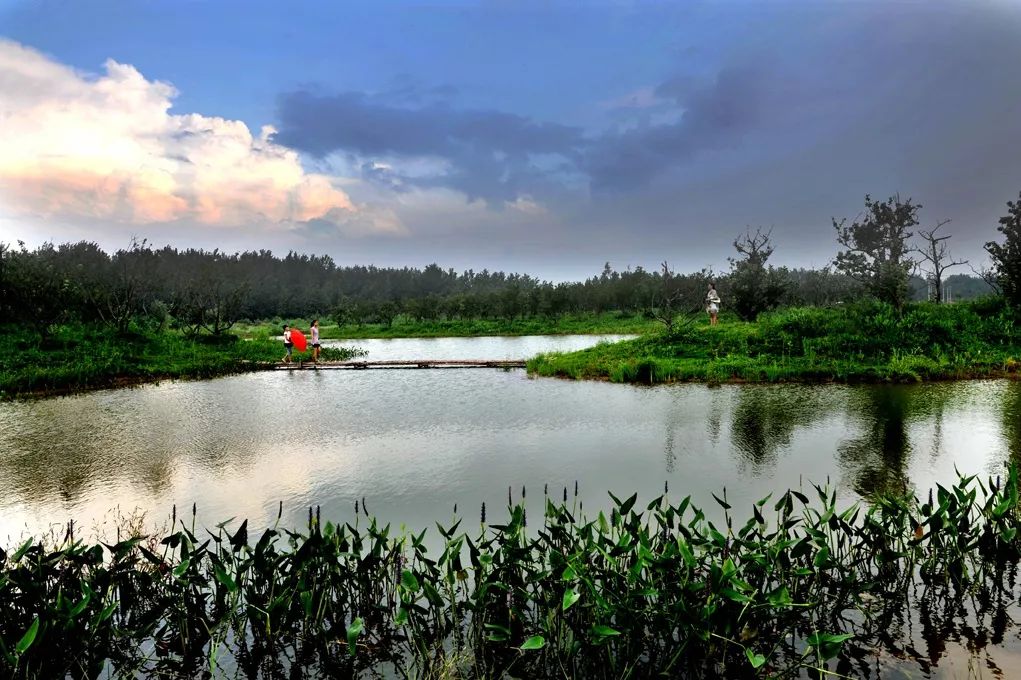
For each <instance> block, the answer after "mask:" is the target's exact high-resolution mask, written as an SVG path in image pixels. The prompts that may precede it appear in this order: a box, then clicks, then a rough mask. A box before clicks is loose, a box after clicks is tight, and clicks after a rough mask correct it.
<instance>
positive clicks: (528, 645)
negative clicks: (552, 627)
mask: <svg viewBox="0 0 1021 680" xmlns="http://www.w3.org/2000/svg"><path fill="white" fill-rule="evenodd" d="M545 646H546V638H544V637H543V636H541V635H533V636H532V637H530V638H528V639H527V640H525V642H524V643H523V644H522V645H521V646H520V647H518V649H520V650H522V651H526V650H529V649H542V648H543V647H545Z"/></svg>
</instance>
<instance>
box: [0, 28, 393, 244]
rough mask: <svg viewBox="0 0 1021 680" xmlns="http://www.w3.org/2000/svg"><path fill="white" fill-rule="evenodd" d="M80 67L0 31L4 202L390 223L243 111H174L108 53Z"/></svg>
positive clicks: (89, 214)
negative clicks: (305, 164) (87, 70)
mask: <svg viewBox="0 0 1021 680" xmlns="http://www.w3.org/2000/svg"><path fill="white" fill-rule="evenodd" d="M104 68H105V74H104V75H100V76H91V75H87V74H82V73H79V72H76V71H74V70H72V69H70V68H68V67H66V66H63V65H61V64H59V63H56V62H54V61H53V60H51V59H49V58H47V57H46V56H44V55H42V54H40V53H39V52H36V51H34V50H32V49H29V48H27V47H24V46H21V45H19V44H17V43H14V42H11V41H7V40H0V120H2V121H3V124H2V125H0V149H3V153H2V154H0V198H2V200H3V202H4V204H5V208H6V209H7V211H9V212H14V213H16V214H22V215H29V216H36V217H43V218H56V217H80V218H86V219H102V220H109V221H113V222H118V223H124V224H130V225H144V224H151V223H164V222H175V221H181V222H187V223H192V224H194V223H198V224H200V225H205V226H213V227H231V226H240V225H252V226H257V225H261V226H269V227H279V226H283V227H289V226H293V225H294V224H299V223H307V222H309V221H311V220H320V221H327V222H330V223H332V224H334V225H335V226H336V227H337V228H338V229H339V230H340V231H342V232H344V231H345V229H347V227H349V226H351V225H355V227H354V228H353V229H351V231H350V232H345V233H356V234H361V233H377V232H388V233H396V232H400V231H402V227H401V226H400V225H399V224H396V223H394V222H393V221H392V220H388V219H384V220H381V221H380V222H378V223H371V219H372V212H371V211H369V213H368V214H363V212H364V211H363V210H362V209H361V207H359V206H356V205H355V204H354V203H352V201H351V199H350V198H349V196H348V195H347V194H346V193H345V192H344V191H343V190H341V189H339V188H338V187H337V186H336V185H337V184H338V183H339V178H336V177H331V176H327V175H324V174H316V173H309V172H306V171H305V170H304V169H303V168H302V165H301V162H300V159H299V156H298V154H297V153H296V152H295V151H293V150H291V149H288V148H286V147H283V146H280V145H279V144H276V143H274V142H273V141H271V136H272V134H273V132H274V130H273V129H272V128H271V127H268V126H267V127H264V128H263V129H262V131H261V133H260V134H259V135H257V136H256V135H253V134H252V133H251V131H250V130H249V129H248V126H247V125H246V124H245V123H243V122H241V121H238V120H228V119H224V118H218V117H212V116H205V115H201V114H198V113H190V114H184V115H176V114H171V113H170V108H171V106H172V102H173V99H174V97H175V96H176V94H177V93H176V91H175V89H174V87H173V86H172V85H170V84H168V83H164V82H159V81H151V80H147V79H146V78H145V77H144V76H143V75H142V74H141V73H139V72H138V70H136V69H135V68H134V67H132V66H129V65H126V64H120V63H118V62H116V61H113V60H109V61H107V62H106V64H105V66H104Z"/></svg>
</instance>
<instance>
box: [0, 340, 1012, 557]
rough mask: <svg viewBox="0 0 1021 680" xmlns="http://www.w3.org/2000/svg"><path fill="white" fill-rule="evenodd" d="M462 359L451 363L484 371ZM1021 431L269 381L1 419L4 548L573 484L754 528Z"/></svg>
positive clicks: (969, 461) (597, 391) (867, 410)
mask: <svg viewBox="0 0 1021 680" xmlns="http://www.w3.org/2000/svg"><path fill="white" fill-rule="evenodd" d="M461 342H463V343H464V346H463V347H461V348H460V349H458V348H455V349H449V348H448V349H447V350H445V351H449V352H452V353H453V352H456V354H457V355H459V356H473V351H474V350H473V346H472V344H471V343H472V340H471V339H465V340H462V341H461ZM590 342H591V340H590ZM449 344H450V343H449V342H448V343H447V345H445V346H448V345H449ZM490 351H494V352H495V351H497V350H496V349H492V348H490ZM498 351H500V352H512V351H514V350H513V347H512V343H511V341H510V340H507V339H505V340H504V341H502V342H501V343H500V347H499V348H498ZM451 355H453V354H451ZM1019 414H1021V385H1017V384H1007V383H1003V382H985V383H967V384H961V385H926V386H921V387H846V386H833V385H827V386H818V387H807V386H797V385H780V386H750V385H749V386H735V385H730V386H723V387H718V388H709V387H706V386H702V385H671V386H662V387H657V388H637V387H629V386H623V385H611V384H606V383H592V382H570V381H562V380H550V379H529V378H528V377H527V376H525V374H524V373H523V372H522V371H511V372H504V371H489V370H469V371H401V372H385V371H380V372H371V371H365V372H355V373H346V372H339V371H322V372H318V373H313V372H305V373H288V374H283V375H281V374H275V373H263V374H252V375H245V376H236V377H233V378H226V379H222V380H214V381H207V382H182V383H166V384H162V385H158V386H148V387H143V388H139V389H134V390H123V391H111V392H101V393H94V394H89V395H82V396H77V397H70V398H61V399H56V400H49V401H37V402H26V403H7V404H0V544H2V543H4V542H5V541H4V539H5V538H6V537H7V536H10V535H12V534H13V535H18V534H19V533H20V532H22V531H23V530H24V529H25V528H26V527H28V528H31V527H33V526H47V525H48V524H49V523H50V522H63V521H66V519H68V518H71V517H74V518H75V519H76V520H78V521H79V523H81V524H82V525H87V524H89V522H90V521H91V520H93V519H94V518H96V517H101V516H103V515H104V514H105V513H107V512H108V511H109V510H110V509H111V508H112V507H114V506H120V507H122V508H124V509H126V510H130V509H131V508H134V507H138V508H140V509H141V510H143V511H145V512H148V513H149V515H150V517H154V518H162V517H164V516H166V515H168V514H169V511H170V508H171V506H172V505H173V504H175V503H176V504H177V505H178V506H179V507H187V506H190V505H191V504H192V502H197V503H198V505H199V508H200V514H201V517H200V520H199V521H200V522H202V521H205V522H206V523H208V524H215V523H217V522H219V521H221V520H223V519H225V518H227V517H232V516H239V517H240V516H246V517H248V518H249V519H250V520H251V524H250V526H251V527H252V529H253V530H255V529H256V528H257V527H258V526H259V525H260V523H261V522H272V521H273V519H275V516H276V510H277V503H278V502H281V501H282V502H283V503H284V508H285V517H284V520H285V522H293V523H294V524H297V525H300V524H301V522H302V518H303V517H304V515H305V513H306V512H307V506H308V505H310V504H311V505H322V507H323V513H324V514H325V515H326V516H328V517H332V518H338V519H340V518H344V517H346V516H347V515H348V514H350V511H351V508H352V507H353V502H354V500H355V499H360V498H362V497H367V498H368V500H369V502H370V506H371V507H372V508H373V509H374V512H375V513H378V514H379V516H380V519H381V520H385V521H391V522H393V523H394V526H399V525H400V524H401V523H406V524H408V525H409V526H412V525H413V526H419V527H424V526H430V525H431V520H432V519H434V518H436V517H447V516H448V515H449V513H450V508H451V507H452V506H453V504H454V503H458V504H459V505H460V507H462V508H473V510H472V514H474V512H475V511H474V508H477V507H478V506H479V505H480V504H481V502H483V501H488V503H489V507H491V508H496V507H502V504H503V500H504V499H505V497H506V489H507V486H508V485H510V486H513V487H514V488H515V489H518V488H520V487H521V486H523V485H527V486H528V487H532V488H543V486H544V485H545V484H548V485H549V487H550V488H556V489H560V488H562V487H563V486H564V485H567V486H568V487H573V484H574V481H575V480H578V481H579V483H580V487H581V489H582V496H583V498H580V500H583V501H584V503H585V507H586V508H601V507H603V506H604V505H605V503H606V502H607V500H606V499H607V496H606V491H608V490H611V491H613V492H614V493H616V494H618V495H621V494H624V495H630V494H631V493H634V492H636V491H637V492H639V494H640V495H641V496H642V497H643V498H649V497H651V496H654V495H657V494H659V493H661V492H662V489H663V482H664V481H665V480H666V481H669V483H670V489H671V491H672V492H673V493H675V494H676V493H684V494H685V495H687V494H688V493H690V494H692V496H693V501H694V502H696V503H698V504H700V505H702V506H703V507H705V508H706V510H707V511H709V510H711V508H712V507H714V505H715V504H714V503H713V501H712V497H711V495H710V494H711V493H712V492H719V491H720V490H721V489H722V488H723V487H726V488H727V491H728V497H729V498H732V499H734V501H735V507H745V508H746V509H747V505H746V504H747V503H750V502H753V501H754V500H757V499H758V498H761V497H763V496H765V495H767V494H769V493H771V492H774V491H777V490H782V489H785V488H787V487H790V486H797V485H798V484H799V483H801V482H803V481H804V482H807V481H817V482H823V481H825V480H826V479H827V478H831V479H832V480H833V481H834V482H838V483H839V485H840V490H841V491H843V492H845V493H846V494H851V495H854V494H858V495H869V494H873V493H875V492H877V491H881V490H889V489H896V490H901V489H904V488H907V487H910V486H912V485H915V486H916V487H917V488H920V489H921V488H927V487H929V486H931V485H932V483H934V482H936V481H942V482H945V481H948V480H950V479H953V478H954V475H955V472H954V469H955V467H956V468H958V469H960V470H961V471H962V472H986V471H989V472H995V471H996V470H998V469H1000V468H999V466H1000V465H1001V462H1002V460H1003V459H1004V457H1005V455H1006V453H1007V451H1008V450H1009V451H1010V452H1011V453H1012V455H1014V456H1015V457H1018V456H1021V417H1019ZM540 500H541V499H540ZM537 502H538V501H537ZM541 510H542V508H541V507H536V508H535V511H536V512H541Z"/></svg>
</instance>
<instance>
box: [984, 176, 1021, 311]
mask: <svg viewBox="0 0 1021 680" xmlns="http://www.w3.org/2000/svg"><path fill="white" fill-rule="evenodd" d="M996 230H997V231H998V232H1000V233H1001V234H1003V236H1004V242H1003V243H997V242H995V241H990V242H989V243H987V244H986V252H987V253H989V257H990V259H991V260H992V261H993V268H992V269H993V274H994V275H995V278H996V281H997V283H999V287H1000V290H1002V291H1003V296H1004V297H1005V298H1006V299H1007V302H1008V303H1009V304H1010V306H1011V307H1013V308H1014V309H1021V196H1019V198H1018V200H1017V201H1007V214H1006V215H1004V216H1003V217H1001V218H1000V226H999V227H997V228H996Z"/></svg>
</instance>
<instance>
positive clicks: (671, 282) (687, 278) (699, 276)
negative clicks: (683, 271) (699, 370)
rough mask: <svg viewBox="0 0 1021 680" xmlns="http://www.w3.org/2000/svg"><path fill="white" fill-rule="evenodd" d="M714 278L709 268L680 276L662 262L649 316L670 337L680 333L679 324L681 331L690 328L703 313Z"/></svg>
mask: <svg viewBox="0 0 1021 680" xmlns="http://www.w3.org/2000/svg"><path fill="white" fill-rule="evenodd" d="M714 278H715V277H714V276H713V272H712V271H711V270H708V269H703V270H702V271H700V272H697V273H695V274H687V275H684V276H681V275H679V274H677V273H675V272H674V271H673V270H671V269H670V265H668V264H667V263H666V262H663V263H662V264H660V274H659V289H658V290H657V291H656V293H655V294H654V295H653V299H652V305H651V306H650V308H649V316H651V317H652V318H653V319H656V320H657V321H659V322H660V323H662V324H663V325H664V326H665V327H666V332H667V333H670V334H672V333H674V332H675V331H676V330H677V325H678V322H679V321H680V324H681V327H682V328H684V327H687V326H690V325H691V324H693V323H694V322H695V320H696V319H697V318H698V317H697V316H696V312H700V311H701V310H702V308H703V304H704V303H705V295H706V291H707V289H708V286H709V282H711V281H713V280H714ZM682 315H683V316H682ZM678 317H681V318H680V319H678Z"/></svg>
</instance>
